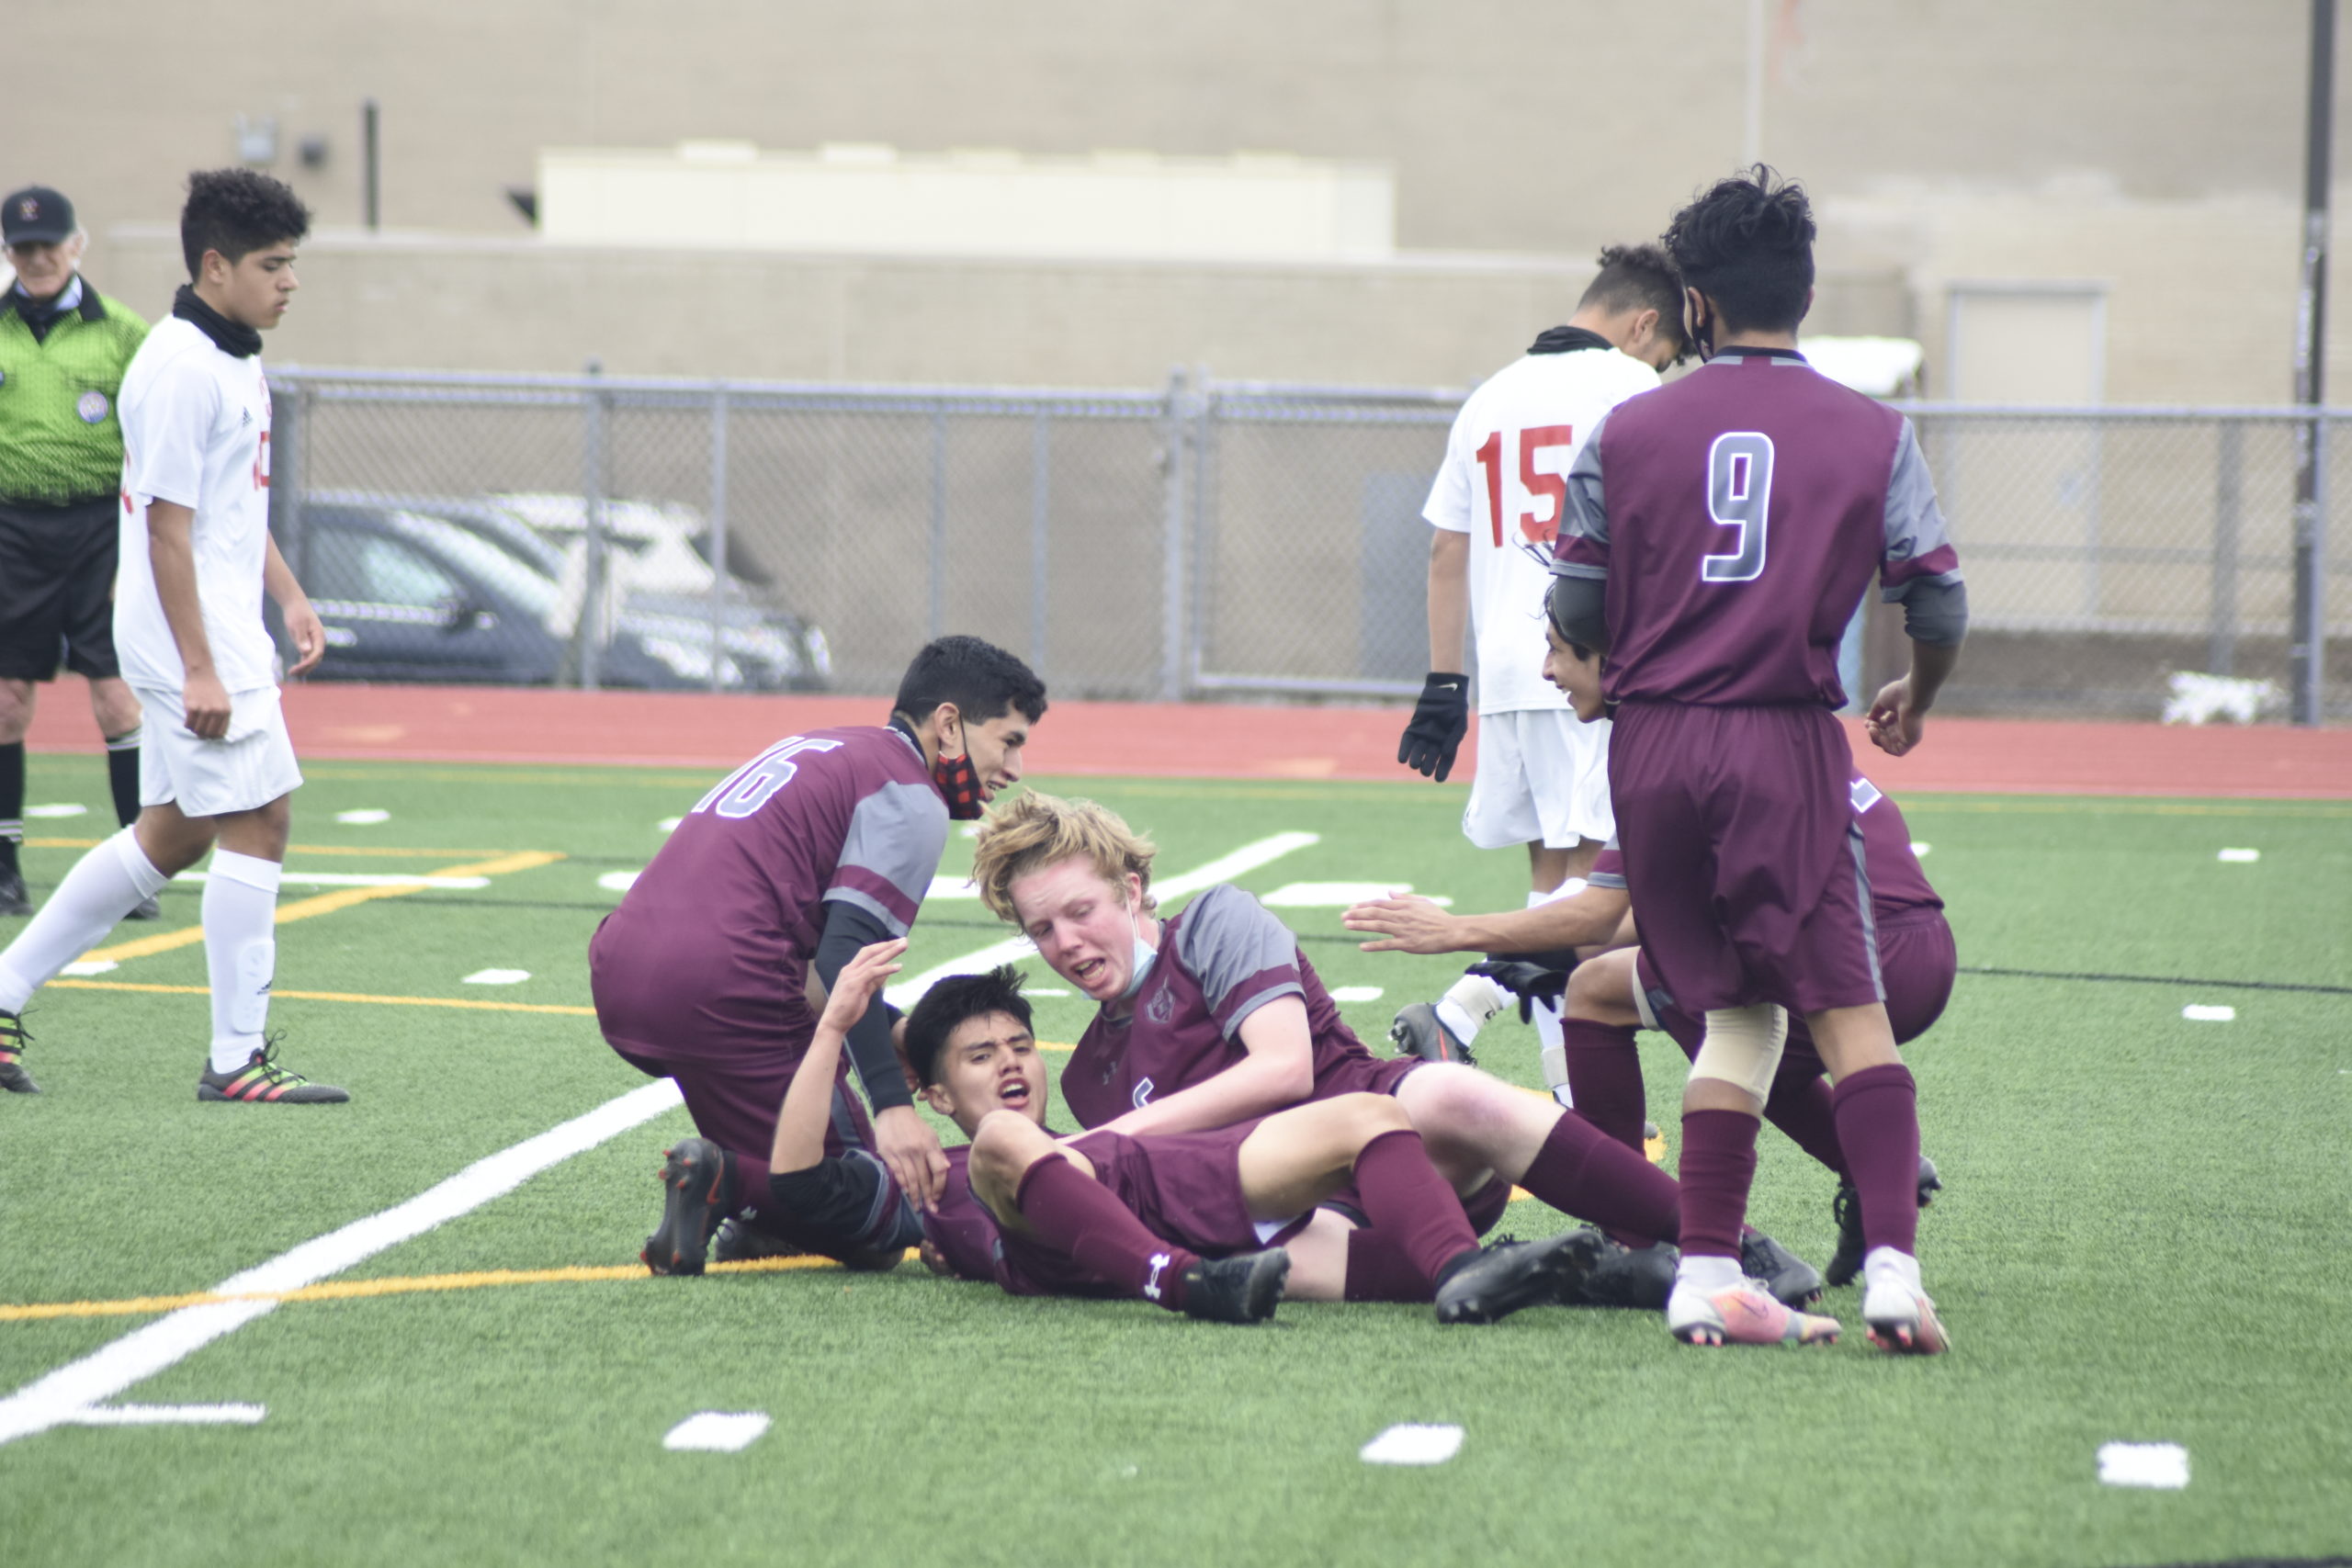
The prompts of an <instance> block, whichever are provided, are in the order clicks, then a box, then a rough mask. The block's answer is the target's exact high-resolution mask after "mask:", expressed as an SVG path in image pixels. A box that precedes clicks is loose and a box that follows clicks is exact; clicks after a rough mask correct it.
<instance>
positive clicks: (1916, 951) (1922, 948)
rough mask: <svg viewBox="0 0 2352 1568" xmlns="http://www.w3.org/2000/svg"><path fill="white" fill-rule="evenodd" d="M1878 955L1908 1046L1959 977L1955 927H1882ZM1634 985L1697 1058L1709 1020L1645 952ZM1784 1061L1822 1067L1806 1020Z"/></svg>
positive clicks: (1890, 1007)
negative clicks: (1663, 980) (1670, 985)
mask: <svg viewBox="0 0 2352 1568" xmlns="http://www.w3.org/2000/svg"><path fill="white" fill-rule="evenodd" d="M1878 953H1879V963H1880V964H1881V965H1882V967H1883V973H1884V975H1885V977H1886V1021H1887V1022H1889V1023H1891V1024H1893V1025H1894V1040H1895V1043H1896V1044H1898V1045H1901V1044H1908V1043H1910V1042H1912V1041H1914V1040H1917V1038H1919V1036H1921V1035H1922V1034H1925V1033H1926V1032H1928V1029H1929V1028H1930V1027H1931V1026H1933V1024H1934V1023H1935V1021H1936V1020H1937V1019H1939V1018H1940V1017H1941V1016H1942V1015H1943V1010H1944V1004H1945V1003H1946V1002H1948V1001H1950V1000H1951V983H1952V979H1953V977H1954V976H1957V975H1958V974H1959V972H1960V953H1959V951H1958V950H1957V949H1956V948H1955V947H1953V945H1952V940H1951V926H1950V925H1948V924H1946V923H1945V921H1944V918H1943V916H1942V915H1941V914H1939V913H1938V912H1937V911H1935V910H1933V909H1926V910H1921V911H1918V912H1917V913H1915V914H1911V915H1906V916H1905V917H1904V918H1902V919H1898V920H1892V921H1889V922H1888V923H1887V924H1885V925H1883V926H1881V927H1879V928H1878ZM1634 984H1635V985H1637V986H1639V987H1641V988H1642V1000H1643V1005H1644V1006H1645V1007H1646V1008H1647V1009H1648V1010H1649V1014H1650V1016H1651V1017H1652V1018H1655V1019H1657V1026H1658V1027H1659V1028H1660V1029H1663V1030H1664V1031H1666V1032H1667V1033H1668V1034H1670V1035H1672V1036H1673V1037H1674V1043H1676V1044H1677V1045H1679V1046H1681V1047H1682V1054H1683V1055H1686V1056H1690V1057H1692V1058H1694V1059H1695V1058H1696V1057H1697V1056H1698V1055H1699V1043H1700V1041H1701V1040H1702V1039H1704V1038H1705V1037H1706V1033H1707V1024H1706V1021H1705V1020H1704V1019H1703V1018H1702V1017H1700V1016H1699V1015H1698V1014H1696V1013H1693V1012H1691V1011H1690V1010H1687V1009H1685V1008H1684V1007H1683V1006H1682V1005H1681V1004H1680V1003H1679V1001H1678V1000H1676V998H1675V997H1674V994H1673V993H1672V992H1671V991H1669V990H1668V989H1667V988H1666V987H1664V986H1663V985H1661V984H1659V982H1658V977H1657V971H1655V970H1653V969H1652V968H1651V967H1650V961H1649V954H1648V953H1637V954H1635V955H1634ZM1786 1059H1787V1060H1790V1061H1793V1062H1811V1063H1812V1064H1814V1065H1815V1066H1820V1063H1821V1057H1820V1055H1819V1054H1818V1053H1817V1052H1815V1050H1814V1048H1813V1032H1812V1031H1810V1030H1808V1029H1806V1028H1805V1026H1804V1020H1803V1019H1797V1018H1792V1019H1791V1020H1789V1048H1788V1055H1787V1058H1786Z"/></svg>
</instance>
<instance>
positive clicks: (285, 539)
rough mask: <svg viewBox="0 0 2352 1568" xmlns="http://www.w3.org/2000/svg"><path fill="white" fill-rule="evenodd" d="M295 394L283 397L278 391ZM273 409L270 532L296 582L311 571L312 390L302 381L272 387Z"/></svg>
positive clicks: (270, 463)
mask: <svg viewBox="0 0 2352 1568" xmlns="http://www.w3.org/2000/svg"><path fill="white" fill-rule="evenodd" d="M280 390H282V391H285V392H287V393H289V394H291V395H290V396H288V397H286V398H284V399H283V400H281V399H279V398H278V397H277V396H276V395H275V394H276V392H277V391H280ZM272 393H273V395H272V396H271V398H270V412H269V470H268V473H269V531H270V532H271V533H272V534H274V535H276V536H277V553H278V554H279V555H281V556H284V557H285V558H286V569H287V570H288V571H291V572H292V573H293V574H294V581H297V582H300V581H302V578H303V574H304V573H305V572H307V571H308V570H310V553H309V550H308V548H307V545H308V536H307V531H306V530H305V529H304V528H303V526H302V490H303V483H302V476H303V467H304V465H303V462H302V458H303V450H302V447H303V442H304V439H305V438H306V437H307V436H308V435H309V434H310V433H311V420H310V414H311V389H310V388H309V387H307V386H306V385H304V384H303V383H302V382H300V381H296V382H293V383H292V384H291V385H288V386H285V387H282V388H276V389H272Z"/></svg>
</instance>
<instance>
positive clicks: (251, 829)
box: [0, 169, 351, 1105]
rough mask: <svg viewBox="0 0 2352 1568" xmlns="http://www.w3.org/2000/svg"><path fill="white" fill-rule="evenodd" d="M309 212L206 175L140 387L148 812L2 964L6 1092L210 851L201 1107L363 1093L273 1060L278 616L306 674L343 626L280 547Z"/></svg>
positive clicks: (0, 1033) (80, 865)
mask: <svg viewBox="0 0 2352 1568" xmlns="http://www.w3.org/2000/svg"><path fill="white" fill-rule="evenodd" d="M310 226H311V215H310V213H309V212H308V211H307V210H305V209H304V208H303V206H302V204H301V202H300V200H298V199H297V198H296V197H295V195H294V193H293V192H292V191H291V190H289V189H288V188H287V187H286V186H284V185H282V184H280V183H279V182H278V181H277V180H274V179H271V178H269V177H268V176H267V175H261V174H257V173H255V172H254V171H253V170H250V169H222V170H217V171H214V172H212V173H209V174H197V175H191V176H190V177H189V179H188V197H187V206H186V207H185V208H184V209H182V210H181V213H180V246H181V250H182V252H183V253H184V254H185V255H186V257H187V270H188V278H189V283H188V286H187V287H186V288H182V289H181V290H180V291H179V293H178V295H177V296H176V297H175V299H174V300H173V302H172V314H171V316H170V318H169V319H168V320H166V321H160V322H158V323H156V325H155V327H154V329H153V331H152V332H150V333H148V334H147V340H146V342H145V343H144V344H141V346H140V349H139V352H138V354H137V355H134V356H133V357H132V359H131V361H130V368H129V369H128V370H126V371H125V372H124V373H123V378H122V397H121V414H122V432H123V476H122V549H121V560H122V564H121V569H120V575H119V577H118V578H117V579H116V581H115V606H114V617H115V619H114V640H115V648H116V650H117V651H118V653H119V655H120V657H121V660H122V672H123V678H124V679H125V680H126V681H128V682H130V685H131V687H132V689H133V690H135V691H136V692H137V693H138V694H139V700H140V702H141V705H142V706H143V707H144V709H145V711H146V719H145V736H144V738H143V740H142V743H141V750H140V780H139V793H140V806H141V810H140V814H139V819H138V821H136V822H135V823H133V824H132V825H131V826H130V827H129V828H126V829H123V830H122V831H121V832H119V833H118V834H116V835H115V836H114V837H113V838H111V839H108V840H106V841H105V842H104V843H102V844H100V845H99V846H98V847H97V848H96V849H95V850H92V851H91V852H89V853H88V854H86V855H84V856H83V857H82V859H81V860H80V861H79V862H77V863H75V864H74V869H73V870H71V871H69V872H68V873H66V874H65V880H64V881H63V882H62V883H60V884H59V885H58V887H57V891H56V892H55V893H53V894H51V896H50V899H49V902H48V903H46V904H44V905H43V906H42V907H41V909H40V913H39V914H37V915H35V916H34V917H33V919H32V920H31V921H30V923H28V925H27V926H26V927H25V929H24V931H23V932H22V933H20V934H19V935H18V936H17V940H16V941H15V942H11V943H9V944H8V947H7V950H6V952H4V953H0V1087H5V1088H6V1089H13V1090H15V1091H16V1092H17V1093H20V1094H22V1093H31V1092H34V1091H35V1090H34V1085H33V1082H32V1079H31V1078H30V1077H27V1076H26V1073H25V1068H24V1065H23V1061H22V1056H23V1053H24V1048H25V1044H26V1036H25V1032H24V1022H23V1020H22V1019H21V1017H20V1016H19V1015H20V1014H21V1013H22V1012H23V1010H24V1007H25V1004H26V1002H27V1001H28V999H30V998H31V996H32V994H33V992H34V991H35V990H37V989H39V988H40V987H41V986H42V985H43V984H45V983H46V982H47V981H48V980H49V979H50V977H51V976H54V975H55V974H56V973H57V972H58V971H59V970H60V969H62V968H63V967H64V966H65V965H66V964H70V963H72V962H73V961H74V959H76V958H79V957H80V956H81V955H82V954H83V953H85V952H87V951H88V950H89V949H90V948H91V947H93V946H95V945H96V943H97V942H98V941H99V940H100V939H101V938H103V937H104V936H105V935H106V933H107V931H108V930H109V929H111V928H112V927H113V925H114V923H115V922H116V921H117V920H119V919H122V918H123V916H125V915H126V914H128V913H130V910H131V908H133V907H134V906H135V905H137V904H138V903H139V901H140V900H141V899H142V898H146V897H150V896H152V895H153V894H154V893H155V892H156V890H157V889H159V888H161V887H162V886H164V883H165V882H167V881H169V880H170V879H171V878H172V876H173V875H174V874H176V873H178V872H181V871H184V870H186V869H187V867H189V866H191V865H194V864H195V863H197V862H198V860H199V859H201V858H202V857H203V855H204V853H205V852H206V851H207V850H210V851H211V852H212V863H211V866H210V868H209V876H208V877H207V879H206V882H205V885H204V949H205V961H206V967H207V970H208V972H209V978H210V980H211V993H212V1048H211V1052H210V1055H209V1060H208V1061H207V1062H206V1064H205V1066H204V1069H203V1071H202V1072H201V1073H200V1074H199V1076H198V1078H197V1085H196V1097H197V1099H198V1100H236V1101H243V1102H248V1103H254V1104H280V1105H287V1104H303V1103H320V1102H327V1101H336V1100H348V1099H350V1098H351V1097H350V1096H349V1095H348V1094H346V1093H345V1092H344V1091H343V1090H342V1089H334V1088H331V1087H329V1086H328V1085H325V1084H315V1083H311V1082H310V1081H309V1080H308V1079H306V1078H304V1077H302V1076H301V1075H300V1074H299V1073H293V1072H289V1071H288V1070H287V1069H286V1068H284V1067H281V1066H278V1065H277V1062H276V1061H275V1060H274V1057H275V1055H276V1043H275V1041H274V1040H269V1039H265V1038H264V1035H263V1032H262V1031H263V1026H264V1024H265V1022H266V1020H267V1017H268V1011H269V987H270V977H271V975H272V973H273V971H274V970H275V968H276V965H277V943H276V942H274V941H273V940H272V936H271V933H272V931H274V930H275V922H276V917H277V884H278V874H279V867H280V864H281V863H283V862H284V860H285V858H286V838H287V831H288V824H289V822H290V813H289V811H288V795H291V794H292V793H293V791H294V789H295V788H296V786H298V785H299V784H301V782H302V774H301V772H300V769H299V768H297V767H296V765H295V761H294V747H293V743H292V742H291V741H290V740H289V739H288V736H287V733H286V718H285V716H284V715H283V714H282V713H280V712H279V710H278V704H277V671H276V660H277V652H276V649H274V647H273V646H272V644H271V642H270V637H269V631H268V628H267V627H266V626H265V625H264V624H263V622H262V594H263V592H265V590H266V592H268V594H269V596H270V597H271V598H273V599H275V600H277V606H278V609H279V610H280V612H282V613H283V615H284V616H285V620H286V629H287V633H288V636H289V637H291V638H292V639H293V642H294V647H295V651H296V653H297V656H298V661H297V662H296V664H295V665H294V668H293V671H292V673H294V674H297V675H300V674H302V673H304V672H305V671H309V670H310V669H311V668H312V667H313V666H315V665H316V664H317V663H318V661H319V658H320V655H321V654H322V653H323V652H324V651H325V649H326V633H325V630H324V628H323V627H322V626H320V624H319V617H318V615H317V614H316V613H315V612H314V611H312V610H311V602H310V600H309V599H308V598H307V597H306V596H305V595H304V594H303V592H302V589H301V585H300V584H299V583H298V582H296V581H294V574H293V573H292V572H291V571H288V570H287V567H286V562H285V560H284V558H281V557H280V556H279V555H278V553H277V543H276V542H275V541H274V540H272V539H271V538H270V536H269V386H268V383H267V382H266V380H264V379H263V377H262V368H261V334H262V333H264V332H265V331H266V330H268V329H269V328H271V327H274V326H276V325H277V322H278V320H279V318H281V317H282V316H284V315H285V313H286V308H287V306H288V303H290V302H291V300H292V299H293V295H294V289H295V288H296V284H295V278H294V246H295V244H296V243H298V242H299V241H300V239H301V238H302V236H303V235H304V234H305V233H307V232H308V231H309V230H310Z"/></svg>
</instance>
